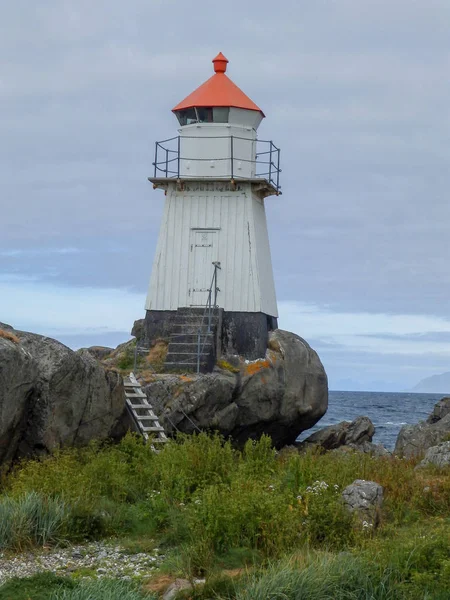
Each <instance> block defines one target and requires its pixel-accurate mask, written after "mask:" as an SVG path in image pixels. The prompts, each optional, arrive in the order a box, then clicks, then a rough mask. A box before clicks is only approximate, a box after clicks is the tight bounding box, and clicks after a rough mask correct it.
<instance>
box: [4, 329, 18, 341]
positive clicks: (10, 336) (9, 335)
mask: <svg viewBox="0 0 450 600" xmlns="http://www.w3.org/2000/svg"><path fill="white" fill-rule="evenodd" d="M0 338H3V339H5V340H9V341H10V342H14V343H15V344H19V343H20V340H19V338H18V337H17V335H14V334H13V333H11V332H10V331H5V330H4V329H0Z"/></svg>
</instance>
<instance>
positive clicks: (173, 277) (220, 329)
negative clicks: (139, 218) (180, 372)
mask: <svg viewBox="0 0 450 600" xmlns="http://www.w3.org/2000/svg"><path fill="white" fill-rule="evenodd" d="M212 62H213V65H214V71H215V73H214V75H213V76H212V77H210V79H208V80H207V81H206V82H205V83H203V84H202V85H201V86H200V87H199V88H197V89H196V90H195V91H194V92H193V93H192V94H190V95H189V96H187V98H185V99H184V100H183V101H182V102H180V103H179V104H178V105H177V106H175V108H174V109H172V110H173V112H174V114H175V116H176V117H177V119H178V122H179V129H178V135H177V136H175V137H173V138H170V139H168V140H164V141H163V142H156V152H155V162H154V163H153V164H154V176H153V177H150V178H149V180H150V181H151V182H152V183H153V186H154V188H161V189H163V190H164V191H165V207H164V215H163V219H162V224H161V229H160V232H159V238H158V244H157V248H156V255H155V259H154V262H153V270H152V274H151V279H150V286H149V291H148V296H147V301H146V306H145V308H146V317H145V334H146V338H147V340H150V341H152V340H154V339H156V338H161V337H163V338H167V339H168V340H169V341H170V344H169V353H168V358H167V360H166V365H168V366H169V367H171V366H172V367H174V368H177V367H179V368H182V367H183V365H185V366H186V370H189V369H188V368H187V367H192V366H193V365H195V363H196V360H195V356H194V355H195V354H196V353H197V354H198V353H199V350H198V346H199V344H198V343H197V338H198V339H200V335H201V336H202V340H201V345H202V350H201V353H202V357H201V358H202V365H203V370H208V365H209V368H210V367H211V365H213V364H214V359H215V358H217V354H219V353H221V352H227V353H236V354H240V355H241V356H244V357H245V358H249V359H254V358H258V357H260V356H264V353H265V350H266V347H267V338H268V332H269V331H270V330H271V329H275V328H276V327H277V317H278V312H277V304H276V297H275V286H274V281H273V273H272V264H271V258H270V248H269V238H268V233H267V223H266V214H265V209H264V202H265V198H266V197H268V196H271V195H279V194H280V185H279V173H280V167H279V149H278V148H277V147H276V146H275V145H274V144H273V143H272V142H271V141H261V140H258V139H257V135H256V132H257V129H258V126H259V124H260V123H261V121H262V119H263V118H264V113H263V112H262V110H261V109H260V108H259V107H258V106H257V105H256V104H255V103H254V102H253V101H252V100H250V98H249V97H248V96H246V95H245V94H244V92H242V91H241V90H240V89H239V88H238V87H237V86H236V85H235V84H234V83H233V82H232V81H231V80H230V79H229V78H228V76H227V75H226V74H225V71H226V68H227V63H228V60H227V59H226V58H225V57H224V56H223V54H221V53H220V54H218V55H217V56H216V58H214V60H213V61H212ZM207 321H208V324H207ZM195 336H197V338H196V337H195ZM203 336H205V337H203ZM208 336H209V337H208ZM197 362H198V361H197ZM205 365H206V366H205Z"/></svg>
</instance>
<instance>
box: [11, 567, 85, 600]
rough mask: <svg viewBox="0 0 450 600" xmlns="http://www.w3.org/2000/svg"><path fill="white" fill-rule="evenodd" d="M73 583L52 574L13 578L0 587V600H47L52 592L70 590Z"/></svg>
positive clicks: (73, 585)
mask: <svg viewBox="0 0 450 600" xmlns="http://www.w3.org/2000/svg"><path fill="white" fill-rule="evenodd" d="M75 585H76V584H75V583H74V582H73V581H71V580H70V579H68V578H67V577H57V576H56V575H54V574H53V573H39V574H38V575H33V577H24V578H21V579H19V578H15V579H11V580H9V581H7V582H6V583H4V584H3V585H2V586H0V600H49V598H51V596H52V594H53V593H54V592H62V591H64V590H72V589H73V588H74V587H75Z"/></svg>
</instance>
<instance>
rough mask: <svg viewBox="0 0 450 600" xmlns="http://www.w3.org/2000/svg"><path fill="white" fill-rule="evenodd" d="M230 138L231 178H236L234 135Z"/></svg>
mask: <svg viewBox="0 0 450 600" xmlns="http://www.w3.org/2000/svg"><path fill="white" fill-rule="evenodd" d="M230 140H231V179H234V148H233V146H234V143H233V136H230Z"/></svg>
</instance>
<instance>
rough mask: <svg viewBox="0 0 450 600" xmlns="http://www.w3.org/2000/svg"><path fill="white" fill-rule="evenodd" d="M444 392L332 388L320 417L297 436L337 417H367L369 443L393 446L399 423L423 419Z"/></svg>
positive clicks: (339, 418)
mask: <svg viewBox="0 0 450 600" xmlns="http://www.w3.org/2000/svg"><path fill="white" fill-rule="evenodd" d="M443 397H444V394H413V393H410V392H404V393H401V392H400V393H397V392H396V393H394V392H336V391H330V392H329V395H328V410H327V412H326V413H325V415H324V416H323V417H322V418H321V419H320V421H319V422H318V423H317V424H316V425H315V426H314V427H312V428H311V429H308V431H304V432H303V433H302V434H301V436H300V437H299V438H298V439H299V440H300V441H301V440H304V439H305V438H306V437H308V436H309V435H311V434H312V433H314V432H315V431H317V430H318V429H322V427H327V426H328V425H335V424H336V423H339V422H340V421H353V419H355V418H356V417H359V416H365V417H369V419H370V420H371V421H372V423H373V424H374V425H375V435H374V437H373V440H372V441H373V443H375V444H383V446H384V447H385V448H387V449H388V450H393V449H394V446H395V441H396V439H397V435H398V432H399V431H400V428H401V427H402V425H406V424H415V423H418V422H419V421H423V420H424V419H426V418H427V417H428V415H429V414H430V413H431V411H432V410H433V406H434V405H435V404H436V402H437V401H438V400H440V399H441V398H443Z"/></svg>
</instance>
